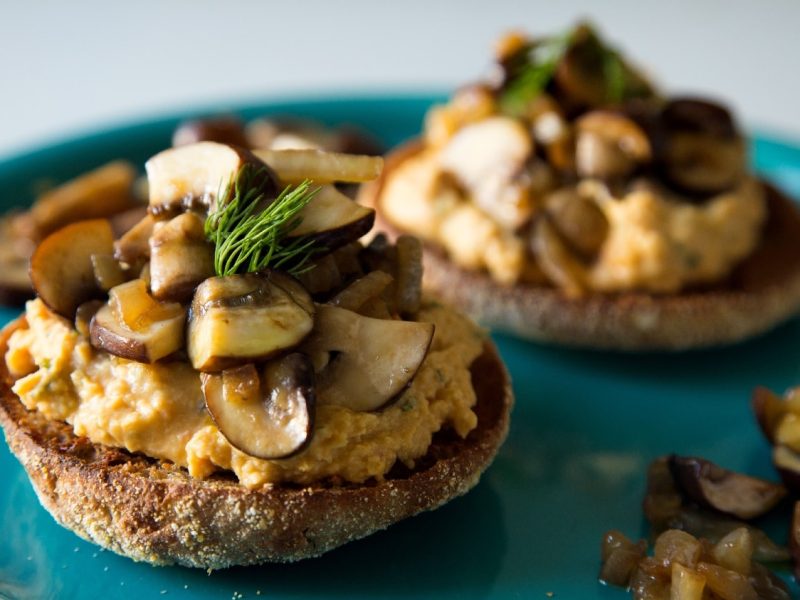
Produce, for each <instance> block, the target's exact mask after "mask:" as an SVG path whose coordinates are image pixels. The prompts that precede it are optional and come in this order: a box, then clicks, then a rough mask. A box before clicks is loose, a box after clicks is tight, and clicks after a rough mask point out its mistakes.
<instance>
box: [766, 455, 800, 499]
mask: <svg viewBox="0 0 800 600" xmlns="http://www.w3.org/2000/svg"><path fill="white" fill-rule="evenodd" d="M772 464H773V465H774V466H775V469H776V470H777V471H778V473H779V474H780V476H781V479H782V480H783V483H784V484H785V485H786V487H787V488H789V490H791V492H792V493H793V494H795V495H800V454H798V453H797V452H796V451H795V450H792V449H791V448H790V447H788V446H784V445H783V444H778V445H776V446H775V447H773V448H772Z"/></svg>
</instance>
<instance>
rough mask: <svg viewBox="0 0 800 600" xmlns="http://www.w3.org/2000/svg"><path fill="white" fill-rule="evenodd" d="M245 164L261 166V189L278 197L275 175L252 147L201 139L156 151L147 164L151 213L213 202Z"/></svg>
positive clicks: (164, 214) (159, 215) (161, 213)
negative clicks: (193, 142) (186, 144)
mask: <svg viewBox="0 0 800 600" xmlns="http://www.w3.org/2000/svg"><path fill="white" fill-rule="evenodd" d="M245 164H251V165H254V167H255V168H257V169H258V173H259V178H258V181H257V185H258V187H259V188H260V189H261V191H263V192H264V193H265V194H266V195H267V196H269V197H274V196H276V195H277V185H276V183H275V176H274V174H273V173H272V171H271V170H270V169H269V168H268V167H267V166H266V165H265V164H264V163H263V162H261V161H260V160H259V159H258V158H256V157H255V156H254V155H253V154H252V153H251V152H250V151H249V150H244V149H242V148H238V147H234V146H227V145H225V144H218V143H216V142H198V143H196V144H190V145H188V146H180V147H178V148H171V149H169V150H164V151H163V152H160V153H158V154H156V155H155V156H154V157H153V158H151V159H150V160H148V161H147V164H146V165H145V169H146V170H147V181H148V184H149V189H150V208H149V210H150V212H151V214H153V215H155V216H156V217H157V218H166V217H169V216H174V215H175V214H176V213H177V212H182V211H183V210H184V209H186V208H187V207H188V208H192V207H194V206H196V205H199V206H203V207H207V206H209V205H211V204H212V203H213V201H214V199H215V198H216V197H217V195H218V194H219V193H220V192H221V191H222V190H223V189H224V188H225V186H226V185H227V184H228V183H229V182H230V181H232V179H233V178H234V177H235V176H236V175H237V173H238V172H239V169H240V168H241V167H242V166H243V165H245Z"/></svg>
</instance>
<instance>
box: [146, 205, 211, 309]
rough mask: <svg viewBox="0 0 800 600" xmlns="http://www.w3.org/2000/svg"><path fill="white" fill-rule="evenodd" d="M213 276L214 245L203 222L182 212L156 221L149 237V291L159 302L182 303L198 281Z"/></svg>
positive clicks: (188, 213) (197, 217)
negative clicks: (209, 240)
mask: <svg viewBox="0 0 800 600" xmlns="http://www.w3.org/2000/svg"><path fill="white" fill-rule="evenodd" d="M213 275H214V246H213V245H211V244H210V243H209V242H208V240H207V239H206V234H205V229H204V220H203V218H202V217H201V216H200V215H198V214H197V213H194V212H185V213H183V214H181V215H178V216H177V217H173V218H172V219H170V220H169V221H160V222H158V223H156V224H155V227H154V228H153V235H152V237H151V238H150V289H151V290H152V293H153V296H155V297H156V298H158V299H159V300H173V301H178V302H185V301H187V300H189V299H190V298H191V297H192V294H193V293H194V290H195V288H196V287H197V286H198V285H200V283H201V282H202V281H204V280H205V279H207V278H208V277H212V276H213Z"/></svg>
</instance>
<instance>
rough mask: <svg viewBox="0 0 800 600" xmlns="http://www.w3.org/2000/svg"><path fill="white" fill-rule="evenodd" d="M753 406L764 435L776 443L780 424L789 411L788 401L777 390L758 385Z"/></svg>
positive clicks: (754, 393)
mask: <svg viewBox="0 0 800 600" xmlns="http://www.w3.org/2000/svg"><path fill="white" fill-rule="evenodd" d="M752 407H753V414H754V415H755V417H756V421H757V422H758V426H759V427H760V428H761V432H762V433H763V434H764V437H766V438H767V440H769V441H770V442H771V443H774V442H775V432H776V431H777V429H778V425H780V423H781V420H782V419H783V417H784V416H785V415H786V414H787V412H788V408H787V407H786V403H785V402H784V400H783V399H782V398H781V397H780V396H779V395H778V394H776V393H775V392H773V391H771V390H768V389H767V388H765V387H757V388H756V389H755V390H754V391H753V400H752Z"/></svg>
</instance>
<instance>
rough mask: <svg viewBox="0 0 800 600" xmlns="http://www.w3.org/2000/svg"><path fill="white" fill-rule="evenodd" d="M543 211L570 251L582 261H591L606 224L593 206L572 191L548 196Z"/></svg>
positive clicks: (559, 191)
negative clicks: (574, 251) (588, 259)
mask: <svg viewBox="0 0 800 600" xmlns="http://www.w3.org/2000/svg"><path fill="white" fill-rule="evenodd" d="M545 209H546V210H547V214H548V215H549V216H550V219H551V221H552V223H553V225H554V226H555V228H556V229H557V230H558V233H560V234H561V236H562V237H563V238H564V240H565V241H566V242H567V243H568V244H569V246H570V247H572V248H573V249H575V250H576V251H578V253H580V254H581V256H582V257H584V258H591V257H593V256H594V255H595V254H596V253H597V252H598V251H599V250H600V247H601V246H602V245H603V242H604V241H605V239H606V235H607V234H608V220H607V219H606V216H605V215H604V214H603V211H602V210H600V208H599V207H598V206H597V204H596V203H595V202H593V201H592V200H590V199H589V198H587V197H586V196H584V195H582V194H580V193H579V192H578V190H577V189H575V188H574V187H565V188H561V189H560V190H557V191H555V192H553V193H552V194H549V195H548V196H547V200H546V203H545Z"/></svg>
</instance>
